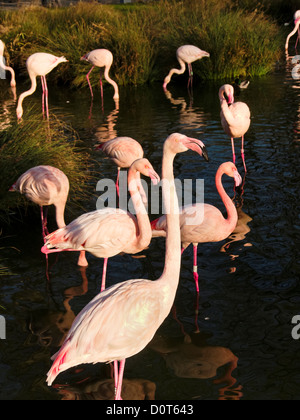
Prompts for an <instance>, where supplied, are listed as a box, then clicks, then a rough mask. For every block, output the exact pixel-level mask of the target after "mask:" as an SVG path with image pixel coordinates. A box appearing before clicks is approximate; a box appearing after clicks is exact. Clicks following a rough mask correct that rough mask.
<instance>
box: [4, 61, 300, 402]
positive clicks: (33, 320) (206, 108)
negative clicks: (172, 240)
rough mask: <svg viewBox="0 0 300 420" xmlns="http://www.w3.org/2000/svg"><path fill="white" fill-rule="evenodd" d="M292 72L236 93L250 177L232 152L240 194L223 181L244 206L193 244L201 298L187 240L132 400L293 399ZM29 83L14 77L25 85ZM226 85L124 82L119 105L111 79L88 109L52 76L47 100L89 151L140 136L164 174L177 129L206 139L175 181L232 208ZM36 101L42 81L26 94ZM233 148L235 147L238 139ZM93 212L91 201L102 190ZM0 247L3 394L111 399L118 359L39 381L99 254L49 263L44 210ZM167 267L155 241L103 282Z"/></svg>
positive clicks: (129, 376)
mask: <svg viewBox="0 0 300 420" xmlns="http://www.w3.org/2000/svg"><path fill="white" fill-rule="evenodd" d="M289 63H290V61H289ZM291 68H292V67H291V65H287V68H286V69H283V70H282V71H280V72H278V73H276V74H273V75H270V76H267V77H264V78H260V79H255V80H251V84H250V86H249V88H248V89H247V90H245V91H243V92H242V93H241V95H240V98H239V100H242V101H244V102H246V103H247V104H248V105H249V107H250V109H251V113H252V122H251V127H250V130H249V132H248V133H247V134H246V136H245V155H246V163H247V168H248V173H247V175H246V176H245V174H244V170H243V165H242V161H241V158H240V154H239V153H237V157H238V159H237V166H238V169H239V171H240V173H241V175H242V177H243V180H244V183H243V187H242V189H239V190H237V191H234V188H233V183H232V180H231V179H229V178H227V177H224V178H223V181H224V186H225V188H226V190H227V192H228V194H229V195H230V196H231V197H232V198H234V200H235V203H236V206H237V208H238V214H239V222H238V228H237V230H236V231H235V233H234V234H233V235H232V236H231V237H230V238H228V239H227V240H226V241H223V242H221V243H214V244H212V243H211V244H205V245H199V247H198V272H199V284H200V294H199V297H198V298H197V294H196V292H195V285H194V280H193V272H192V270H193V267H192V249H191V247H189V248H188V249H187V250H186V251H185V252H184V254H183V257H182V270H181V276H180V283H179V287H178V291H177V295H176V300H175V303H174V307H173V310H172V312H171V313H170V315H169V317H168V318H167V319H166V321H165V322H164V323H163V325H162V326H161V328H160V329H159V331H158V332H157V334H156V336H155V339H154V340H153V342H152V343H151V345H149V346H148V347H147V348H145V349H144V350H143V351H142V352H141V353H139V354H137V355H136V356H134V357H132V358H130V359H128V360H127V362H126V367H125V382H124V393H123V398H124V399H140V400H141V399H145V398H146V399H156V400H190V401H192V400H194V401H196V400H218V399H231V400H238V399H241V400H260V399H269V400H275V399H279V400H280V399H281V400H288V399H299V397H300V370H299V367H300V366H299V350H300V341H299V340H296V339H294V338H293V336H292V330H293V328H294V327H295V325H293V324H292V319H293V317H295V316H296V315H300V296H299V291H300V285H299V277H300V276H299V274H300V270H299V260H300V255H299V231H300V220H299V214H300V213H299V180H300V179H299V157H300V156H299V151H300V81H297V80H295V79H293V77H292V75H291ZM27 86H28V83H24V84H23V85H22V84H20V85H19V86H18V88H17V89H18V93H20V92H21V91H23V90H25V88H27ZM219 87H220V84H217V83H203V84H202V83H198V84H195V85H194V88H193V96H192V97H191V95H189V94H188V91H187V88H186V85H185V84H179V83H176V82H175V81H172V83H171V84H170V85H169V91H168V94H167V95H166V94H165V93H164V91H163V89H162V86H161V85H160V84H155V85H151V86H145V87H139V88H132V87H130V88H120V103H119V107H116V104H115V103H114V101H113V99H112V94H113V92H112V89H111V87H110V86H108V85H106V86H105V89H104V106H103V107H102V105H101V98H100V93H99V91H97V90H96V91H95V98H94V101H93V103H92V104H91V98H90V94H89V89H88V86H86V89H81V90H79V91H74V90H68V89H67V88H57V87H55V86H51V83H49V106H50V111H51V112H53V113H57V115H59V117H60V118H63V119H64V120H65V121H66V122H67V123H69V124H71V125H72V127H73V128H74V129H75V130H77V132H78V133H79V135H80V137H81V139H82V140H83V141H85V142H87V144H88V145H90V146H94V145H95V144H96V143H97V142H99V141H100V140H101V139H102V140H103V139H107V138H113V137H115V136H131V137H133V138H135V139H137V140H138V141H139V142H140V143H141V144H142V146H143V148H144V151H145V156H146V157H147V158H148V159H149V160H150V161H151V163H152V164H153V166H154V168H155V169H156V170H157V172H159V173H160V168H161V155H162V144H163V141H164V140H165V139H166V137H167V136H168V135H169V134H170V133H172V132H181V133H184V134H187V135H189V136H192V137H196V138H199V139H201V140H202V141H203V142H204V143H205V144H206V146H207V150H208V153H209V157H210V162H209V163H206V162H205V161H204V160H202V159H200V158H199V156H197V155H195V154H194V153H193V152H188V153H184V154H181V155H178V156H177V157H176V160H175V164H174V173H175V176H176V177H178V178H180V179H192V178H193V179H204V180H205V201H206V202H208V203H211V204H213V205H215V206H217V207H219V208H220V209H221V210H222V211H223V212H224V206H223V204H222V202H221V200H220V197H219V196H218V193H217V191H216V188H215V184H214V176H215V173H216V170H217V168H218V167H219V165H220V164H221V163H223V162H224V161H228V160H231V159H232V153H231V144H230V139H229V138H227V136H226V135H225V133H224V132H223V130H222V127H221V124H220V116H219V113H220V105H219V100H218V89H219ZM4 88H5V89H7V90H8V93H7V95H4V96H5V98H6V100H5V101H4V100H3V102H2V103H1V108H0V109H1V114H0V117H1V121H2V122H3V121H4V122H5V121H8V120H6V119H9V118H10V115H11V114H12V115H13V116H14V115H15V114H14V113H15V104H14V103H13V101H12V100H11V97H10V92H9V85H8V84H7V83H6V81H3V80H2V81H1V89H4ZM40 100H41V96H40V89H38V91H37V92H36V93H35V94H34V95H32V96H31V97H29V98H27V99H26V102H27V103H28V104H29V103H31V104H32V103H36V104H40ZM26 102H24V104H26ZM10 113H11V114H10ZM13 118H14V117H13ZM50 123H51V121H50ZM236 145H237V150H238V151H239V149H240V143H239V141H237V142H236ZM98 159H99V167H100V169H101V172H102V173H103V177H106V178H108V177H109V178H113V179H115V176H116V167H115V165H114V164H113V163H112V162H110V161H109V160H108V159H105V158H104V157H103V155H101V154H100V153H99V158H98ZM95 187H96V185H95ZM95 196H97V193H96V194H95ZM86 208H87V210H94V209H95V197H94V198H93V199H91V201H90V202H88V203H86ZM151 217H152V219H153V218H154V216H151ZM67 221H68V222H69V221H70V220H67ZM1 247H4V249H2V250H1V252H2V253H3V257H4V258H5V263H6V265H7V266H8V268H9V269H10V270H11V271H12V272H13V275H12V276H6V277H1V278H0V296H1V297H0V305H1V307H0V313H1V315H2V316H3V317H4V319H5V323H6V339H2V340H0V399H2V400H4V399H10V400H17V399H28V400H38V399H50V400H51V399H53V400H55V399H58V400H60V399H108V398H112V392H113V385H112V379H111V370H110V365H101V364H99V365H94V366H90V365H81V366H79V367H77V368H76V369H71V370H70V371H68V372H66V373H65V374H62V375H60V376H59V377H58V378H57V380H56V382H55V384H54V386H53V387H48V386H47V384H46V382H45V379H46V374H47V372H48V370H49V368H50V366H51V361H50V357H51V355H53V354H54V353H55V351H57V349H58V348H59V346H60V345H61V343H62V341H63V338H64V337H65V335H66V333H67V332H68V330H69V328H70V326H71V324H72V321H73V319H74V317H75V316H76V314H77V313H78V312H79V311H80V310H81V309H82V308H83V307H84V306H85V305H86V304H87V303H88V302H89V301H90V300H91V299H92V298H93V297H94V296H95V295H96V294H97V293H98V291H99V287H100V280H101V275H102V266H103V260H101V259H97V258H95V257H93V256H92V255H88V260H89V266H88V267H87V268H86V269H80V268H79V267H78V266H77V264H76V263H77V255H75V253H60V254H58V256H54V255H50V256H49V267H48V271H47V270H46V262H45V257H44V255H43V254H41V253H40V247H41V232H40V224H39V214H38V212H37V214H36V219H35V220H32V219H30V220H27V219H26V218H25V220H24V222H23V223H22V224H19V225H17V226H13V225H11V226H9V227H4V230H3V236H2V238H1ZM76 254H77V253H76ZM163 264H164V240H163V239H162V238H156V239H154V240H153V241H152V242H151V244H150V246H149V248H148V249H146V250H145V251H143V252H142V253H140V254H138V256H130V255H120V256H116V257H114V258H111V259H110V260H109V262H108V272H107V284H108V285H110V284H114V283H116V282H119V281H123V280H127V279H130V278H149V279H156V278H158V277H159V276H160V275H161V272H162V269H163ZM296 332H297V330H296ZM295 338H297V335H296V337H295ZM137 340H138V337H137Z"/></svg>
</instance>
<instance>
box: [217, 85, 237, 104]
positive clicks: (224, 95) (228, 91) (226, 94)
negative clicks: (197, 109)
mask: <svg viewBox="0 0 300 420" xmlns="http://www.w3.org/2000/svg"><path fill="white" fill-rule="evenodd" d="M219 98H220V101H221V102H222V101H224V99H225V100H226V102H227V104H228V105H231V104H233V102H234V88H233V86H232V85H228V84H227V85H223V86H222V87H221V88H220V90H219Z"/></svg>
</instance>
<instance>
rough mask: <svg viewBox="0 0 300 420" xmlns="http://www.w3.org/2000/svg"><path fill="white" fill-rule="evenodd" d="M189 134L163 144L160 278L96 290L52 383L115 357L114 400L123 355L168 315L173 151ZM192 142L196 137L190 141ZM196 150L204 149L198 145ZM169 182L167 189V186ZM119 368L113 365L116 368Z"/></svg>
mask: <svg viewBox="0 0 300 420" xmlns="http://www.w3.org/2000/svg"><path fill="white" fill-rule="evenodd" d="M187 144H188V138H187V137H186V136H183V135H181V134H178V133H175V134H172V135H171V136H169V137H168V138H167V140H166V141H165V143H164V151H163V163H162V177H163V181H164V182H163V200H164V205H165V208H166V209H168V210H169V211H167V238H166V251H165V266H164V271H163V273H162V275H161V277H160V278H159V279H157V280H156V281H150V280H146V279H133V280H127V281H125V282H122V283H118V284H115V285H113V286H111V287H109V288H108V289H106V290H105V291H103V292H101V293H99V294H98V295H97V296H96V297H95V298H94V299H93V300H92V301H91V302H90V303H89V304H88V305H87V306H86V307H85V308H84V309H83V310H82V311H81V312H80V313H79V314H78V315H77V317H76V318H75V320H74V322H73V325H72V327H71V329H70V331H69V333H68V335H67V337H66V339H65V341H64V344H63V345H62V347H61V349H60V350H59V351H58V352H57V353H56V354H55V355H54V356H53V357H52V359H53V360H54V362H53V364H52V367H51V369H50V370H49V372H48V375H47V383H48V385H51V384H52V383H53V381H54V380H55V378H56V376H57V375H58V374H59V373H60V372H63V371H65V370H67V369H69V368H70V367H73V366H77V365H78V364H81V363H98V362H110V361H114V364H115V367H116V366H117V363H118V361H121V362H120V369H119V372H118V376H117V377H116V375H115V381H116V395H115V399H116V400H117V399H121V390H122V380H123V373H124V367H125V360H126V359H127V358H128V357H131V356H134V355H135V354H137V353H139V352H140V351H141V350H143V349H144V348H145V347H146V346H147V344H148V343H149V342H150V341H151V340H152V338H153V336H154V334H155V333H156V331H157V329H158V328H159V327H160V325H161V324H162V323H163V321H164V320H165V318H166V317H167V316H168V314H169V312H170V309H171V307H172V305H173V302H174V299H175V295H176V291H177V286H178V282H179V274H180V264H181V254H180V229H179V212H178V211H179V209H178V200H177V196H176V189H175V183H174V175H173V161H174V158H175V156H176V154H177V153H181V152H184V151H186V150H187V147H186V145H187ZM191 145H192V147H194V145H195V142H194V141H193V143H192V144H191ZM198 153H199V154H202V149H201V148H199V150H198ZM166 184H168V186H169V188H168V187H167V188H166V187H165V185H166ZM116 370H117V369H115V372H116Z"/></svg>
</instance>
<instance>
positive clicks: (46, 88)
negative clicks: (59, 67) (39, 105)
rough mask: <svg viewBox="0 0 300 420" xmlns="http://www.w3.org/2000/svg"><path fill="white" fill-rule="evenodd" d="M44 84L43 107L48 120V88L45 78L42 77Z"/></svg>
mask: <svg viewBox="0 0 300 420" xmlns="http://www.w3.org/2000/svg"><path fill="white" fill-rule="evenodd" d="M44 84H45V107H46V115H47V118H48V119H49V108H48V86H47V81H46V76H44Z"/></svg>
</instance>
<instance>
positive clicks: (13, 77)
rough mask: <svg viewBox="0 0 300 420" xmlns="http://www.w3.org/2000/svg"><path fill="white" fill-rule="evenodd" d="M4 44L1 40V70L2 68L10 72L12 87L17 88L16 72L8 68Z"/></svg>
mask: <svg viewBox="0 0 300 420" xmlns="http://www.w3.org/2000/svg"><path fill="white" fill-rule="evenodd" d="M4 48H5V45H4V42H3V41H1V40H0V68H2V69H3V70H5V71H9V72H10V74H11V79H10V86H11V87H15V86H16V79H15V72H14V69H13V68H12V67H9V66H6V65H5V61H4Z"/></svg>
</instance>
